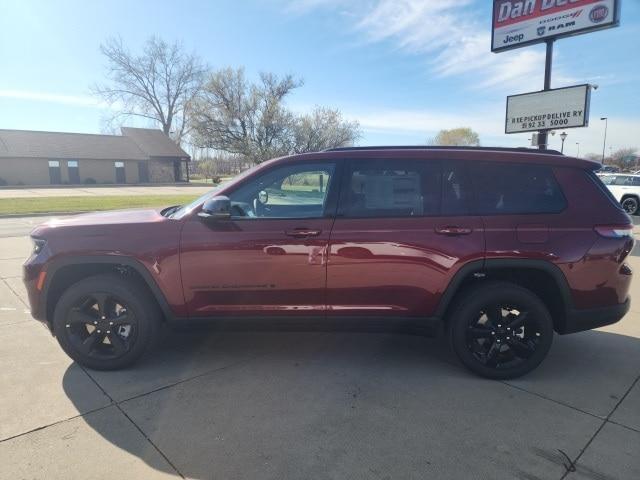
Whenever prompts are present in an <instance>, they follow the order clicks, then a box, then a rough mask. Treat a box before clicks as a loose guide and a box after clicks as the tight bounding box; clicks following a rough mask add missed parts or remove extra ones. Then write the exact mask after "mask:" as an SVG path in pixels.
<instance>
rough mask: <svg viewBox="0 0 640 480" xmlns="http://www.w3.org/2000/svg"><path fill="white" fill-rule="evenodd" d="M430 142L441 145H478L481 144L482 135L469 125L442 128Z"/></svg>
mask: <svg viewBox="0 0 640 480" xmlns="http://www.w3.org/2000/svg"><path fill="white" fill-rule="evenodd" d="M428 143H429V144H430V145H441V146H456V147H478V146H480V137H479V136H478V134H477V133H476V132H474V131H473V130H472V129H470V128H468V127H459V128H453V129H451V130H440V131H439V132H438V134H437V135H436V136H435V137H433V138H432V139H430V140H429V142H428Z"/></svg>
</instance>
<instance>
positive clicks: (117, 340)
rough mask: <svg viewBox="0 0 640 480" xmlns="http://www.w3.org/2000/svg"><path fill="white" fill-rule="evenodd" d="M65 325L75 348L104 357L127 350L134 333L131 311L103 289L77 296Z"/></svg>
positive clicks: (134, 322)
mask: <svg viewBox="0 0 640 480" xmlns="http://www.w3.org/2000/svg"><path fill="white" fill-rule="evenodd" d="M65 328H66V335H67V337H68V339H69V342H70V343H71V344H72V345H73V347H74V348H75V349H76V350H78V351H79V352H80V353H82V354H83V355H87V356H89V357H92V358H98V359H105V360H107V359H111V360H112V359H116V358H119V357H121V356H123V355H124V354H126V353H127V352H129V351H130V350H131V347H132V345H133V344H134V342H135V338H136V335H137V333H138V328H137V320H136V316H135V313H134V312H133V311H132V310H130V309H129V308H128V307H127V305H126V303H125V302H124V301H123V300H121V299H118V298H116V297H115V296H113V295H111V294H109V293H105V292H99V293H92V294H89V295H88V296H86V297H84V298H80V299H78V301H77V302H76V305H75V306H73V307H72V308H71V311H70V312H69V315H68V318H67V323H66V325H65Z"/></svg>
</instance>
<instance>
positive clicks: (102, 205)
mask: <svg viewBox="0 0 640 480" xmlns="http://www.w3.org/2000/svg"><path fill="white" fill-rule="evenodd" d="M196 198H197V195H126V196H125V195H123V196H104V197H98V196H95V197H93V196H92V197H39V198H38V197H35V198H0V215H7V214H28V213H49V212H53V213H58V212H92V211H97V210H117V209H120V208H141V207H153V208H156V207H169V206H171V205H184V204H185V203H189V202H191V201H192V200H195V199H196Z"/></svg>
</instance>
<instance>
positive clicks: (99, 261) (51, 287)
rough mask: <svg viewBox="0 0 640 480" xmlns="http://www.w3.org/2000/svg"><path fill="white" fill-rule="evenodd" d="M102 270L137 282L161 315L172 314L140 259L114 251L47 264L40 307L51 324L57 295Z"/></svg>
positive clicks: (170, 315) (160, 291)
mask: <svg viewBox="0 0 640 480" xmlns="http://www.w3.org/2000/svg"><path fill="white" fill-rule="evenodd" d="M101 273H117V274H119V275H122V276H123V277H125V278H129V279H131V280H133V281H135V282H137V283H139V284H140V285H142V286H143V287H144V288H146V289H147V291H148V292H149V293H150V294H151V296H152V297H153V298H154V299H155V301H156V303H157V304H158V306H159V307H160V309H161V311H162V313H163V315H164V318H165V319H170V318H172V317H173V313H172V311H171V308H170V307H169V304H168V302H167V300H166V298H165V296H164V294H163V293H162V290H161V289H160V287H159V286H158V284H157V283H156V281H155V279H154V278H153V277H152V276H151V274H150V273H149V271H148V270H147V269H146V268H145V266H144V265H143V264H142V263H141V262H140V261H138V260H136V259H135V258H132V257H126V256H114V255H90V256H74V257H70V258H62V259H60V260H54V261H52V262H51V263H50V265H49V266H48V268H47V277H46V280H45V283H44V286H43V295H42V297H41V302H42V304H41V308H42V311H43V312H45V319H46V321H47V323H48V324H49V326H51V321H52V319H53V311H54V309H55V306H56V303H57V300H58V299H59V298H60V295H61V294H62V293H63V292H64V291H65V290H66V289H67V288H68V287H70V286H71V285H73V284H74V283H76V282H78V281H80V280H82V279H83V278H87V277H90V276H94V275H99V274H101Z"/></svg>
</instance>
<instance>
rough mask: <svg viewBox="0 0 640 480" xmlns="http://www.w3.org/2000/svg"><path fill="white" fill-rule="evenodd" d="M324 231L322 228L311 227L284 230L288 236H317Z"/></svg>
mask: <svg viewBox="0 0 640 480" xmlns="http://www.w3.org/2000/svg"><path fill="white" fill-rule="evenodd" d="M321 233H322V230H311V229H309V228H294V229H293V230H287V231H286V232H284V234H285V235H287V236H288V237H295V238H304V237H317V236H318V235H320V234H321Z"/></svg>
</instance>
